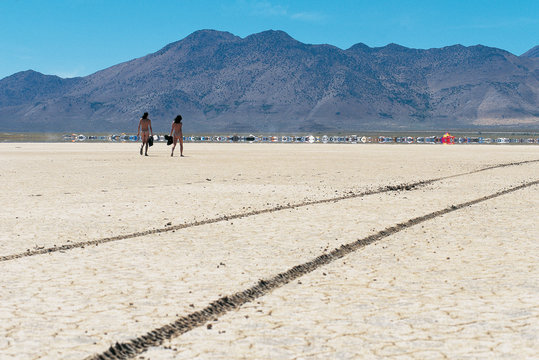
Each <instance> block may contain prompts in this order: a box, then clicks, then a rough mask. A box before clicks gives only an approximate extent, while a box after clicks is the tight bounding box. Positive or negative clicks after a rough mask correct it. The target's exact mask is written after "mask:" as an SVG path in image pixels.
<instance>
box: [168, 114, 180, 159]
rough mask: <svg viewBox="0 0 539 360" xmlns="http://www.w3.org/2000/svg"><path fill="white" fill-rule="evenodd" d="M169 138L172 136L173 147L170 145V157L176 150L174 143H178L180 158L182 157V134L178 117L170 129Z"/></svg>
mask: <svg viewBox="0 0 539 360" xmlns="http://www.w3.org/2000/svg"><path fill="white" fill-rule="evenodd" d="M170 136H174V140H173V141H174V145H172V152H171V153H170V156H173V155H174V149H175V148H176V143H177V142H178V141H179V142H180V156H181V157H183V133H182V116H181V115H178V116H176V118H175V119H174V122H173V123H172V128H171V129H170Z"/></svg>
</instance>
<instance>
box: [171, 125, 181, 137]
mask: <svg viewBox="0 0 539 360" xmlns="http://www.w3.org/2000/svg"><path fill="white" fill-rule="evenodd" d="M172 133H173V134H174V137H182V136H183V134H182V123H176V122H173V123H172Z"/></svg>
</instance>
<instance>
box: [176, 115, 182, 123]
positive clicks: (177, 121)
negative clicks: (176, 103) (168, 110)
mask: <svg viewBox="0 0 539 360" xmlns="http://www.w3.org/2000/svg"><path fill="white" fill-rule="evenodd" d="M174 122H175V123H176V124H179V123H181V122H182V116H181V115H178V116H176V118H175V119H174Z"/></svg>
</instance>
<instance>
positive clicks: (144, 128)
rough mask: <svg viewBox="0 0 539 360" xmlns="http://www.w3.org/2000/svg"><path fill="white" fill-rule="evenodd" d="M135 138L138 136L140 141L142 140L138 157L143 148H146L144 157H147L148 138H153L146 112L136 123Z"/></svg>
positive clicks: (150, 122) (150, 123)
mask: <svg viewBox="0 0 539 360" xmlns="http://www.w3.org/2000/svg"><path fill="white" fill-rule="evenodd" d="M137 136H140V139H141V140H142V145H141V146H140V155H142V149H143V148H144V146H146V150H145V151H144V155H145V156H148V141H149V138H150V136H153V130H152V121H151V120H150V119H148V113H147V112H145V113H144V115H142V118H140V121H139V122H138V132H137Z"/></svg>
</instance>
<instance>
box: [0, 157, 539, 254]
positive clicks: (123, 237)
mask: <svg viewBox="0 0 539 360" xmlns="http://www.w3.org/2000/svg"><path fill="white" fill-rule="evenodd" d="M534 162H539V159H537V160H526V161H520V162H511V163H505V164H499V165H493V166H488V167H485V168H482V169H479V170H473V171H469V172H465V173H460V174H454V175H448V176H443V177H439V178H435V179H430V180H422V181H417V182H413V183H410V184H400V185H388V186H385V187H382V188H379V189H376V190H367V191H363V192H352V191H350V192H348V193H347V194H346V195H342V196H337V197H333V198H329V199H321V200H311V201H304V202H300V203H296V204H287V205H278V206H275V207H272V208H269V209H262V210H253V211H248V212H243V213H239V214H231V215H223V216H219V217H216V218H213V219H207V220H201V221H194V222H189V223H184V224H180V225H174V226H167V227H164V228H158V229H151V230H146V231H139V232H135V233H131V234H125V235H118V236H112V237H106V238H101V239H96V240H89V241H81V242H76V243H70V244H63V245H60V246H56V245H55V246H54V247H49V248H40V249H35V250H27V251H26V252H23V253H18V254H11V255H3V256H0V262H2V261H9V260H14V259H19V258H23V257H29V256H36V255H42V254H50V253H54V252H59V251H62V252H64V251H68V250H72V249H77V248H84V247H86V246H97V245H99V244H105V243H108V242H113V241H119V240H126V239H133V238H137V237H142V236H147V235H153V234H158V233H165V232H169V231H175V230H181V229H186V228H191V227H196V226H202V225H208V224H213V223H217V222H221V221H228V220H234V219H240V218H244V217H249V216H255V215H260V214H265V213H272V212H275V211H281V210H288V209H297V208H300V207H305V206H310V205H318V204H324V203H329V202H337V201H341V200H347V199H353V198H359V197H363V196H368V195H375V194H381V193H385V192H391V191H402V190H406V191H410V190H415V189H416V188H418V187H422V186H426V185H430V184H432V183H435V182H438V181H442V180H446V179H451V178H455V177H459V176H466V175H471V174H475V173H479V172H482V171H487V170H492V169H497V168H503V167H507V166H516V165H523V164H528V163H534Z"/></svg>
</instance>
